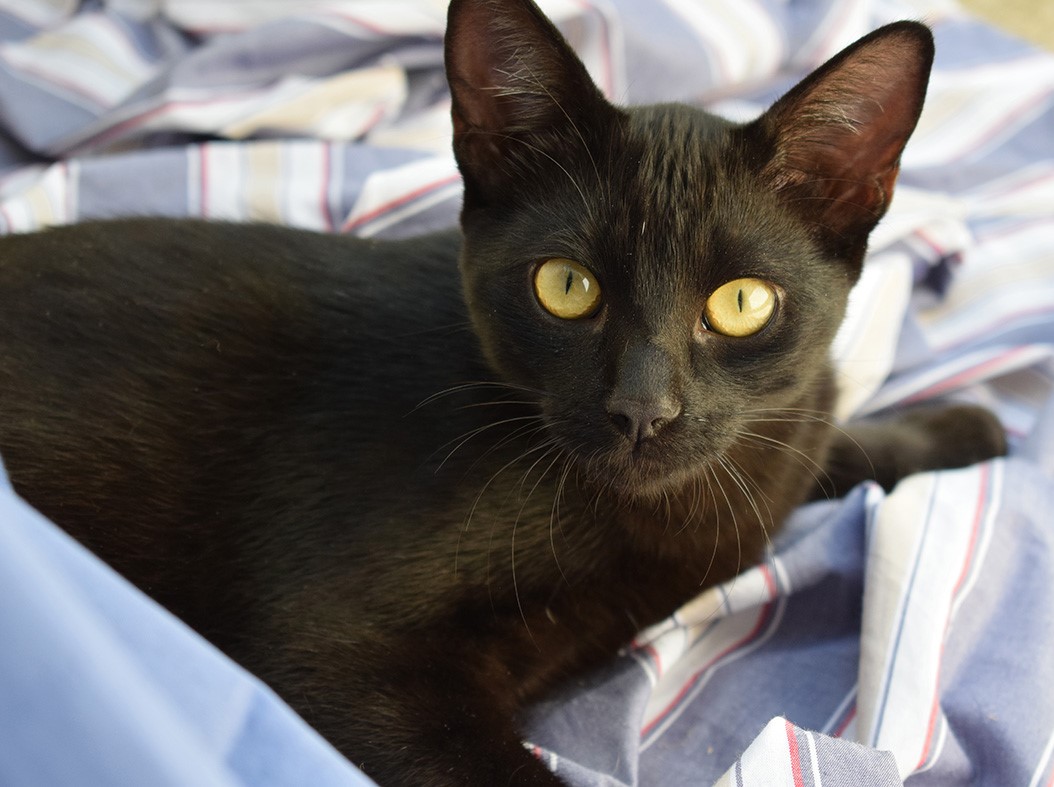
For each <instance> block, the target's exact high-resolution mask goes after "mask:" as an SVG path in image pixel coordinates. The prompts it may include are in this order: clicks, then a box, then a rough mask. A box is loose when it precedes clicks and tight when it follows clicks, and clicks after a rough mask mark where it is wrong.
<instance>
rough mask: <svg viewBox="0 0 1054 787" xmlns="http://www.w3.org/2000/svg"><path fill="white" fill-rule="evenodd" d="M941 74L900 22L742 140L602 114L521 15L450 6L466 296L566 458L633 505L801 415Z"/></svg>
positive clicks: (640, 113)
mask: <svg viewBox="0 0 1054 787" xmlns="http://www.w3.org/2000/svg"><path fill="white" fill-rule="evenodd" d="M932 57H933V44H932V37H931V35H930V33H929V31H928V30H927V29H926V28H925V27H924V26H922V25H919V24H915V23H908V22H904V23H898V24H894V25H890V26H888V27H885V28H882V29H881V30H879V31H876V32H875V33H872V34H871V35H869V36H867V37H866V38H864V39H862V40H860V41H859V42H857V43H856V44H854V45H853V46H851V47H849V48H848V49H847V50H845V51H844V52H842V53H841V54H839V55H838V56H836V57H835V58H834V59H833V60H831V61H830V62H829V63H827V64H826V65H824V66H823V67H821V68H820V69H818V70H817V71H816V72H814V73H813V74H812V75H810V76H809V77H807V78H806V79H805V80H804V81H802V82H801V83H800V84H799V85H797V86H796V87H795V88H794V89H792V90H791V91H790V92H789V93H787V94H786V95H785V96H784V97H783V98H781V99H780V100H779V101H777V102H776V104H775V105H773V106H772V107H771V108H770V109H769V110H768V111H767V112H766V113H764V114H763V115H762V116H761V117H760V118H758V119H757V120H755V121H754V122H751V123H749V124H745V125H740V124H734V123H731V122H728V121H725V120H722V119H720V118H717V117H715V116H713V115H710V114H707V113H706V112H703V111H701V110H698V109H693V108H689V107H686V106H682V105H658V106H649V107H638V108H632V109H620V108H616V107H614V106H613V105H611V104H609V103H608V102H607V101H606V100H605V99H604V98H603V96H602V95H601V94H600V92H599V90H598V89H597V88H596V87H595V86H594V84H593V82H592V81H591V79H590V77H589V75H588V73H587V72H586V69H585V68H584V66H583V65H582V63H581V62H580V61H579V60H578V58H577V57H576V56H575V54H574V53H573V52H572V50H571V49H570V47H569V46H568V45H567V44H566V42H565V41H564V40H563V38H562V37H561V36H560V34H559V33H558V32H557V30H556V29H555V27H553V25H552V24H551V23H550V22H549V21H548V20H547V19H546V18H545V17H544V16H543V15H542V13H541V12H540V11H539V10H538V9H537V7H536V6H535V5H534V4H533V3H532V2H530V0H453V2H452V3H451V5H450V16H449V27H448V33H447V43H446V63H447V73H448V78H449V81H450V86H451V92H452V95H453V121H454V150H455V154H456V156H457V159H458V163H459V165H460V167H461V171H462V174H463V176H464V181H465V201H464V208H463V212H462V225H463V229H464V233H465V243H464V250H463V255H462V275H463V278H464V287H465V295H466V299H467V302H468V304H469V309H470V313H471V315H472V319H473V322H474V325H475V328H476V331H477V333H478V335H479V337H480V340H481V342H482V345H483V349H484V352H485V354H486V357H487V359H488V361H489V363H490V364H491V365H492V366H493V368H494V369H495V370H496V371H497V372H498V373H499V374H500V375H501V376H502V377H503V378H504V379H505V380H506V381H508V382H511V383H515V384H517V385H522V386H526V387H529V388H532V389H535V390H537V391H541V392H544V395H543V396H542V397H541V406H542V409H543V411H544V413H545V417H546V420H547V424H548V426H547V428H548V431H549V434H550V436H551V437H553V438H554V439H555V440H556V441H557V443H558V445H560V447H561V448H563V449H564V450H566V451H568V452H571V453H573V454H574V455H575V456H577V457H580V458H581V459H583V461H588V462H589V466H590V468H591V472H595V473H596V474H598V475H599V476H601V478H602V479H603V480H607V481H610V482H612V483H613V484H614V486H615V487H616V488H619V489H623V490H624V491H625V492H626V493H627V494H630V495H647V494H652V493H655V492H657V491H659V490H661V489H662V488H663V487H664V485H666V484H670V483H677V482H678V481H679V480H681V479H682V477H683V476H684V475H685V474H688V473H693V472H696V471H698V469H699V467H700V465H702V464H704V463H707V462H710V461H712V460H713V458H714V457H715V456H717V455H718V454H720V453H721V452H723V451H725V450H727V449H728V448H729V446H731V445H732V444H733V443H734V442H735V440H737V439H739V436H740V435H741V434H742V433H743V432H744V430H747V429H749V421H750V420H751V419H752V418H760V417H763V415H762V413H763V411H765V410H766V409H769V410H770V412H771V410H772V409H787V408H793V407H796V406H800V403H801V402H804V401H808V398H809V394H810V391H811V390H812V389H813V388H814V387H816V386H817V385H818V384H819V382H820V381H821V380H823V379H825V375H826V374H827V369H828V352H829V345H830V342H831V340H832V338H833V337H834V334H835V332H836V330H837V329H838V326H839V325H840V323H841V321H842V318H843V315H844V312H845V304H846V298H847V296H848V293H849V290H850V289H851V287H852V285H853V284H854V282H855V281H856V280H857V278H858V276H859V274H860V268H861V265H862V262H863V258H864V254H865V250H866V245H867V237H868V233H869V232H870V231H871V230H872V228H873V227H874V226H875V224H876V222H877V221H878V220H879V218H881V216H882V214H883V213H884V212H885V210H886V208H887V207H888V205H889V200H890V197H891V195H892V190H893V183H894V180H895V178H896V175H897V170H898V163H899V159H900V154H901V151H902V149H903V146H904V144H905V143H906V141H907V139H908V137H909V135H910V134H911V132H912V130H913V129H914V126H915V123H916V121H917V119H918V116H919V112H920V110H921V106H922V101H923V97H924V94H925V90H926V83H927V79H928V75H929V68H930V64H931V62H932Z"/></svg>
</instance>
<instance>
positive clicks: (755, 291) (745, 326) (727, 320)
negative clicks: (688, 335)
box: [705, 279, 776, 337]
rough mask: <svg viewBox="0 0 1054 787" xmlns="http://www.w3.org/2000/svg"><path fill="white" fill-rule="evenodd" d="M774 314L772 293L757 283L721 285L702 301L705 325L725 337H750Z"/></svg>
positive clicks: (769, 287) (762, 284)
mask: <svg viewBox="0 0 1054 787" xmlns="http://www.w3.org/2000/svg"><path fill="white" fill-rule="evenodd" d="M775 310H776V289H775V288H774V287H773V286H772V285H771V284H768V283H766V282H763V281H762V280H761V279H735V280H734V281H730V282H728V283H727V284H722V285H721V286H720V287H718V288H717V289H716V290H714V292H713V294H712V295H711V296H710V297H709V298H708V299H707V301H706V311H705V314H706V325H707V327H708V328H710V329H711V330H713V331H716V332H717V333H721V334H724V335H725V336H736V337H743V336H751V335H753V334H755V333H757V332H758V331H760V330H761V329H762V328H764V327H765V326H766V325H768V322H769V320H770V319H771V318H772V313H773V312H774V311H775Z"/></svg>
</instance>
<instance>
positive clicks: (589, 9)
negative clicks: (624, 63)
mask: <svg viewBox="0 0 1054 787" xmlns="http://www.w3.org/2000/svg"><path fill="white" fill-rule="evenodd" d="M577 5H578V6H579V7H580V8H582V9H583V10H584V11H585V12H586V13H587V14H590V13H592V14H596V15H597V17H599V18H600V27H601V31H602V32H601V36H600V51H601V58H600V59H601V65H603V67H604V71H603V75H602V76H601V80H600V81H601V83H602V84H601V87H602V89H603V92H604V94H605V95H606V96H607V97H608V98H609V99H611V100H612V101H616V100H618V98H619V97H618V96H616V95H615V67H614V65H612V58H611V46H610V43H611V41H610V39H611V32H610V29H609V27H608V20H607V17H606V16H604V13H603V12H602V11H601V10H600V9H599V8H597V7H596V6H595V5H593V3H592V2H590V0H578V2H577Z"/></svg>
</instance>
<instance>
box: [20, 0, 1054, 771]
mask: <svg viewBox="0 0 1054 787" xmlns="http://www.w3.org/2000/svg"><path fill="white" fill-rule="evenodd" d="M542 6H543V8H544V9H545V10H546V12H547V13H549V14H550V16H551V17H552V18H553V19H554V20H556V21H557V23H558V24H559V26H560V27H561V29H563V31H564V32H565V35H567V36H568V38H569V40H570V41H571V42H572V44H573V45H574V46H575V47H576V49H577V50H578V51H579V52H580V54H581V55H582V57H583V59H584V61H585V62H586V64H587V67H588V68H589V69H590V71H591V73H592V74H593V76H594V78H595V79H596V81H597V83H598V85H599V86H600V87H601V89H602V90H603V91H604V92H605V93H606V94H607V95H608V96H609V97H611V98H612V99H613V100H616V101H618V102H622V103H647V102H656V101H670V100H678V101H687V102H690V103H693V104H696V105H699V106H704V107H706V108H709V109H712V110H713V111H717V112H720V113H722V114H725V115H726V116H729V117H732V118H734V119H748V118H750V117H753V116H754V115H756V114H757V113H758V112H760V111H761V110H762V109H763V108H764V107H765V106H766V105H767V104H768V103H769V102H770V101H771V100H772V99H773V98H775V97H776V96H777V95H779V93H780V92H782V91H783V90H785V89H786V88H787V87H789V86H790V85H791V84H793V82H794V81H795V80H796V79H798V78H800V77H801V76H802V75H804V74H805V73H806V72H807V71H808V70H810V69H811V68H813V67H815V66H816V65H818V64H819V63H821V62H823V60H825V59H826V58H827V57H829V56H830V55H832V54H834V53H835V52H836V51H838V50H839V49H840V48H841V47H842V46H844V45H846V44H848V43H850V42H851V41H852V40H854V39H856V38H858V37H859V36H860V35H862V34H864V33H865V32H867V31H868V30H869V29H872V28H874V27H876V26H877V25H879V24H882V23H885V22H888V21H893V20H895V19H901V18H922V19H925V20H926V21H927V22H929V23H930V24H932V25H933V27H934V32H935V35H936V38H937V46H938V54H937V60H936V64H935V68H934V74H933V78H932V80H931V86H930V91H929V96H928V100H927V105H926V109H925V111H924V113H923V116H922V119H921V121H920V124H919V128H918V131H917V132H916V134H915V136H914V137H913V138H912V141H911V142H910V143H909V145H908V148H907V150H906V152H905V155H904V158H903V162H902V164H903V167H902V175H901V178H900V181H899V185H898V189H897V192H896V195H895V197H894V201H893V205H892V208H891V210H890V212H889V214H888V215H887V217H886V218H885V219H884V220H883V222H882V223H881V224H880V226H879V227H878V229H877V230H876V231H875V233H874V235H873V237H872V244H871V253H870V255H869V259H868V264H867V266H866V268H865V273H864V277H863V279H862V281H861V283H860V285H859V286H858V288H857V289H856V290H855V291H854V294H853V299H852V302H851V305H850V314H849V316H848V318H847V320H846V323H845V325H844V326H843V330H842V332H841V333H840V335H839V337H838V340H837V342H836V346H835V348H834V356H835V360H836V363H837V368H838V370H839V382H840V386H841V389H842V395H841V398H840V401H839V407H838V415H839V416H840V417H842V418H851V417H856V416H861V415H867V414H871V413H877V412H880V411H885V410H888V409H890V408H896V407H903V406H906V405H910V404H914V403H918V402H924V401H928V400H935V399H947V398H954V399H959V400H964V401H972V402H976V403H981V404H985V405H987V406H989V407H991V408H992V409H993V410H994V411H995V412H997V413H998V414H999V416H1000V417H1001V419H1002V421H1003V423H1004V424H1005V426H1006V427H1007V430H1008V434H1009V436H1010V440H1011V456H1010V457H1009V458H1008V459H1005V460H997V461H993V462H989V463H985V464H983V465H980V466H977V467H972V468H967V469H963V470H956V471H946V472H939V473H927V474H921V475H918V476H915V477H912V478H910V479H907V480H906V481H904V482H903V483H902V484H901V485H900V486H898V488H897V489H896V490H894V491H893V492H892V493H891V494H888V495H886V494H884V493H883V492H882V491H881V490H879V489H878V488H877V487H875V486H873V485H863V486H861V487H859V488H857V489H856V490H854V491H853V492H852V493H851V494H849V495H848V496H847V497H846V498H845V499H843V500H836V501H825V502H820V503H815V504H811V505H809V506H805V507H803V508H802V509H800V510H799V511H798V512H797V513H796V514H795V516H794V517H793V519H792V521H791V522H789V523H788V525H787V527H786V529H785V530H784V532H783V533H782V534H781V535H780V537H779V538H778V539H777V540H776V542H775V543H774V544H773V546H772V549H771V550H770V553H769V554H768V555H767V556H766V559H765V560H764V561H763V562H762V563H761V564H760V565H758V566H756V567H753V568H750V569H748V570H746V571H745V572H744V573H743V574H742V575H741V576H739V577H737V578H736V579H735V580H733V581H731V582H729V583H727V584H726V585H723V586H720V587H717V588H713V589H711V590H709V591H707V592H706V593H704V594H703V595H702V596H700V597H699V598H697V599H695V600H693V601H691V602H690V603H688V604H687V605H686V606H685V607H684V608H683V609H682V610H681V611H680V612H678V613H677V614H676V615H675V616H673V617H672V618H671V619H669V620H667V621H665V622H663V623H661V624H659V625H657V626H654V627H652V628H651V629H649V630H648V631H645V632H641V634H640V635H639V636H638V637H637V638H636V640H635V641H634V642H632V643H628V644H627V646H626V648H625V649H624V650H623V651H622V652H621V653H620V654H618V655H617V656H615V657H613V658H612V660H611V662H610V664H609V665H607V666H606V667H604V668H602V669H600V670H598V671H597V672H595V673H593V674H590V675H587V676H584V677H582V678H581V679H580V680H578V681H576V682H575V683H573V684H572V685H570V686H567V687H565V688H564V689H563V690H561V691H560V692H559V693H558V694H557V695H556V696H554V697H552V698H550V699H548V700H546V701H545V702H542V703H540V704H539V705H537V706H536V707H534V708H532V709H530V711H529V713H527V714H526V730H527V735H528V739H529V740H528V741H527V743H526V745H528V746H530V747H531V748H532V749H533V750H534V751H535V752H536V754H537V755H538V756H539V757H540V758H542V759H543V760H544V761H546V762H547V763H549V764H550V765H551V766H552V767H553V768H554V769H555V770H556V771H557V772H558V773H559V774H561V775H562V776H563V778H565V779H566V780H567V781H568V782H569V783H571V784H573V785H580V786H581V787H586V786H587V785H645V786H647V785H662V786H663V787H666V786H667V785H673V786H675V785H689V784H690V785H698V784H707V783H719V784H722V785H726V784H727V785H779V784H787V785H821V784H846V783H854V784H869V785H871V784H875V785H886V784H889V785H893V784H901V783H906V784H909V785H916V784H918V785H926V784H934V785H937V784H940V785H948V784H966V783H971V784H973V783H977V784H992V785H1010V784H1014V785H1017V784H1020V785H1029V786H1030V787H1032V786H1033V785H1034V786H1036V787H1039V786H1041V785H1045V786H1047V787H1049V786H1050V785H1051V784H1054V658H1052V657H1051V654H1052V653H1054V592H1052V591H1051V584H1052V582H1054V518H1052V514H1051V512H1052V511H1054V404H1052V396H1051V393H1052V390H1051V389H1052V381H1054V367H1052V363H1051V356H1052V349H1054V256H1052V252H1051V250H1052V249H1054V56H1051V55H1049V54H1045V53H1041V52H1038V51H1036V50H1034V49H1032V48H1030V47H1028V46H1026V45H1024V44H1022V43H1020V42H1019V41H1017V40H1015V39H1012V38H1010V37H1008V36H1005V35H1003V34H1001V33H999V32H997V31H995V30H993V29H992V28H990V27H988V26H986V25H983V24H981V23H979V22H977V21H976V20H974V19H972V18H970V17H969V16H967V15H966V14H964V13H963V12H962V11H961V10H960V9H959V8H958V7H957V6H955V5H954V3H952V2H945V1H944V0H917V1H916V2H896V1H895V0H838V2H835V0H735V1H734V2H732V0H550V1H549V2H542ZM444 18H445V2H443V0H384V1H383V2H380V1H378V2H370V1H368V0H326V1H323V0H241V1H240V2H238V3H212V2H201V0H108V1H107V2H103V1H102V0H95V1H94V2H92V1H91V0H84V2H76V1H75V0H0V232H24V231H29V230H33V229H36V228H39V227H42V226H47V225H50V224H61V223H70V222H75V221H82V220H85V219H90V218H97V217H111V216H124V215H166V216H195V217H205V218H213V219H227V220H235V221H249V220H253V221H269V222H275V223H280V224H287V225H293V226H299V227H306V228H310V229H315V230H319V231H324V232H350V233H356V234H359V235H362V236H370V237H379V238H384V237H399V236H405V235H410V234H416V233H420V232H425V231H428V230H432V229H436V228H441V227H448V226H451V225H453V224H454V223H455V222H456V219H457V212H458V209H459V206H460V194H461V185H460V179H459V177H458V174H457V170H456V167H455V166H454V162H453V158H452V156H451V154H450V152H449V148H450V122H449V119H448V117H447V115H448V112H449V95H448V93H447V91H446V87H445V82H444V79H443V74H442V41H441V37H442V31H443V26H444ZM349 264H354V261H353V260H349ZM0 308H2V294H0ZM0 417H3V412H2V409H0ZM0 632H3V636H2V645H0V783H2V784H5V785H34V786H36V785H60V784H61V785H67V784H93V785H94V784H100V785H101V784H105V785H111V784H113V785H119V784H128V785H141V784H151V785H154V784H158V785H161V784H195V785H198V784H201V785H206V784H217V785H299V784H312V785H337V784H342V785H343V784H346V785H354V784H365V783H369V782H368V780H367V779H366V778H365V777H364V776H362V775H361V774H359V773H358V772H357V771H356V770H355V769H354V768H353V767H352V766H351V765H350V764H348V763H347V762H346V761H345V760H344V759H343V758H341V757H340V755H338V754H337V753H336V752H334V751H333V750H332V749H331V748H330V747H329V746H328V745H327V744H326V743H325V742H324V741H322V740H321V739H320V738H319V737H318V736H317V735H316V734H315V733H314V732H313V731H312V730H310V728H308V727H307V726H306V725H305V724H304V723H303V722H302V721H301V720H300V719H299V718H297V717H296V716H295V715H294V714H293V713H292V712H291V711H290V710H289V709H288V708H287V707H286V706H285V705H284V704H283V703H282V702H281V701H280V700H278V699H277V698H276V697H275V696H274V695H273V694H272V693H271V692H270V691H269V690H268V689H267V688H266V687H265V686H263V685H262V684H261V683H259V681H257V680H256V679H255V678H253V677H252V676H249V675H247V674H246V673H245V672H244V671H242V670H241V669H240V668H238V667H237V666H235V665H233V664H231V663H230V662H229V660H227V659H226V658H225V657H224V656H222V654H219V653H218V652H217V651H216V650H215V649H214V648H212V647H211V646H210V645H208V643H205V642H204V641H202V640H201V639H200V638H199V637H197V636H196V635H195V634H194V633H193V632H192V631H190V630H189V629H187V627H185V626H184V625H183V624H181V623H180V622H178V621H175V620H173V619H172V618H171V617H170V616H169V615H168V614H167V613H165V612H164V610H162V609H160V608H159V607H158V606H157V605H156V604H154V603H153V602H152V601H150V600H149V599H146V598H145V597H144V596H142V594H140V593H139V592H138V591H136V590H135V589H134V588H132V587H130V586H129V585H128V584H127V583H126V582H124V581H123V580H122V579H120V578H119V577H117V576H116V575H114V574H113V572H112V571H110V570H109V569H108V568H107V567H105V566H104V565H102V564H100V563H99V562H98V561H97V560H96V559H95V558H94V557H92V556H91V555H90V554H89V553H88V552H86V551H85V550H84V549H82V548H81V547H79V546H78V545H77V544H75V543H73V542H72V541H70V539H68V538H67V537H66V536H65V535H64V534H63V533H62V532H61V531H59V530H58V529H57V528H55V527H54V526H53V525H51V524H50V523H49V522H47V521H46V520H44V519H43V518H42V517H41V516H39V515H38V514H36V513H35V512H34V511H32V510H31V509H30V508H29V507H28V506H27V505H26V504H25V503H24V502H22V501H21V500H19V499H18V498H17V496H16V495H15V494H14V493H13V491H12V490H11V489H10V486H9V485H8V484H7V483H6V480H0ZM349 712H352V713H353V712H354V709H349Z"/></svg>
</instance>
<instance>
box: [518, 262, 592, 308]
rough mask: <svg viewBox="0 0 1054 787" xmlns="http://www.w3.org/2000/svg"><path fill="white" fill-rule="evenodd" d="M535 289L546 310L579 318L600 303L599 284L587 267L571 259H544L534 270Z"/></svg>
mask: <svg viewBox="0 0 1054 787" xmlns="http://www.w3.org/2000/svg"><path fill="white" fill-rule="evenodd" d="M534 292H535V295H537V296H538V302H539V303H541V304H542V306H543V307H544V308H545V310H546V311H547V312H549V313H550V314H554V315H556V316H557V317H559V318H560V319H562V320H578V319H580V318H582V317H589V316H591V315H593V314H595V313H596V310H597V309H598V308H599V307H600V285H599V284H598V283H597V280H596V277H595V276H594V275H593V274H592V273H590V271H589V270H588V269H587V268H584V267H582V266H581V265H579V264H578V263H577V262H572V261H571V260H564V259H559V258H558V259H555V260H548V261H546V262H543V263H542V264H541V265H540V266H539V267H538V270H537V271H536V272H535V274H534Z"/></svg>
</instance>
